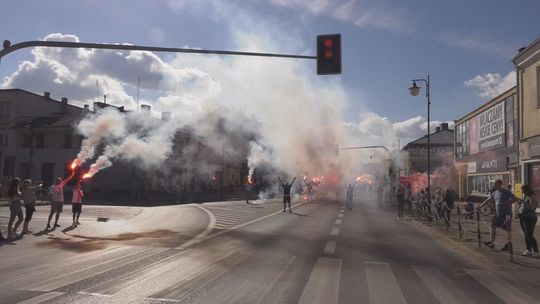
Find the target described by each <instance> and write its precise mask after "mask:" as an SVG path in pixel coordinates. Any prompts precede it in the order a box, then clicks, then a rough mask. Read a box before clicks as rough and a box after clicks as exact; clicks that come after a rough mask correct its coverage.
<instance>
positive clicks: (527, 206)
mask: <svg viewBox="0 0 540 304" xmlns="http://www.w3.org/2000/svg"><path fill="white" fill-rule="evenodd" d="M522 192H523V201H522V202H521V204H520V207H519V213H518V216H519V224H520V226H521V229H522V230H523V234H524V235H525V246H526V247H527V250H525V252H523V255H526V256H536V255H538V243H537V242H536V239H535V238H534V227H535V226H536V221H537V220H538V216H537V215H536V208H537V207H538V202H537V201H536V198H535V195H534V191H533V190H532V189H531V187H529V185H523V187H522Z"/></svg>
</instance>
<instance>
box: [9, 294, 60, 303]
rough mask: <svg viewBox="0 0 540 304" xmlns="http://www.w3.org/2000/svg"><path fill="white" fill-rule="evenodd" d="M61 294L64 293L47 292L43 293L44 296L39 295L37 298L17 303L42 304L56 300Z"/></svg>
mask: <svg viewBox="0 0 540 304" xmlns="http://www.w3.org/2000/svg"><path fill="white" fill-rule="evenodd" d="M63 294H64V293H62V292H48V293H44V294H41V295H39V296H36V297H33V298H30V299H28V300H25V301H22V302H19V303H18V304H39V303H43V302H45V301H48V300H50V299H53V298H56V297H58V296H61V295H63Z"/></svg>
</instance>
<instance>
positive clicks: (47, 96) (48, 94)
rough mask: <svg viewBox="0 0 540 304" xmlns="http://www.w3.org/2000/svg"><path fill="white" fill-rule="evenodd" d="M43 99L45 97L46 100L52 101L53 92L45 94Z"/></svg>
mask: <svg viewBox="0 0 540 304" xmlns="http://www.w3.org/2000/svg"><path fill="white" fill-rule="evenodd" d="M43 97H45V98H46V99H51V92H45V93H43Z"/></svg>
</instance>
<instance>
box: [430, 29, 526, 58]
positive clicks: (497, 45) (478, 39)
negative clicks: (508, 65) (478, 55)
mask: <svg viewBox="0 0 540 304" xmlns="http://www.w3.org/2000/svg"><path fill="white" fill-rule="evenodd" d="M439 40H441V41H442V42H444V43H446V44H448V45H451V46H456V47H461V48H464V49H468V50H473V51H477V52H482V53H485V54H490V55H494V56H498V57H502V58H504V59H508V58H511V57H512V54H514V53H515V50H514V49H512V47H510V46H509V45H508V44H507V43H504V42H502V41H499V40H496V39H493V38H491V37H488V36H486V35H481V34H470V33H468V34H458V33H453V32H447V33H442V34H441V35H439Z"/></svg>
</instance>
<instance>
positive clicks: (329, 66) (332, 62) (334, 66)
mask: <svg viewBox="0 0 540 304" xmlns="http://www.w3.org/2000/svg"><path fill="white" fill-rule="evenodd" d="M329 74H341V34H331V35H318V36H317V75H329Z"/></svg>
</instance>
